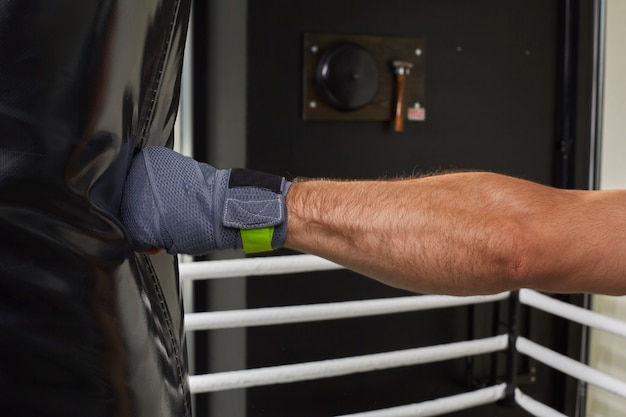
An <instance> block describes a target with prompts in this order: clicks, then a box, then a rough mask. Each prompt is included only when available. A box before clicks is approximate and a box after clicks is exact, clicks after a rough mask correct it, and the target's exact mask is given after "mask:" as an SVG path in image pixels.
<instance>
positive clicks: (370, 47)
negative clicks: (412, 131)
mask: <svg viewBox="0 0 626 417" xmlns="http://www.w3.org/2000/svg"><path fill="white" fill-rule="evenodd" d="M341 45H355V46H358V47H360V48H363V49H364V50H366V51H367V52H369V54H371V56H372V57H373V58H374V60H375V62H376V65H377V67H378V77H377V82H378V86H377V88H376V89H375V91H376V92H375V94H373V97H372V98H371V100H369V101H368V102H367V103H366V104H365V105H362V106H358V108H348V109H346V106H343V107H342V106H338V105H337V103H333V100H329V99H328V94H327V93H325V91H324V86H323V83H320V62H321V63H322V65H323V64H324V62H325V61H328V58H329V54H332V52H333V51H334V50H337V48H338V47H341ZM303 48H304V64H303V90H304V91H303V95H302V96H303V103H302V109H303V111H302V115H303V119H304V120H346V121H349V120H393V117H394V113H395V104H396V97H395V95H396V94H395V91H396V76H395V73H394V67H393V65H392V62H393V61H406V62H410V63H412V64H413V67H412V68H411V71H410V74H409V76H408V77H407V78H406V87H405V95H404V103H405V106H406V109H407V112H408V109H411V108H416V107H420V108H423V107H424V90H425V55H426V44H425V41H424V39H422V38H404V37H396V36H374V35H345V34H321V33H306V34H305V35H304V42H303ZM362 87H363V88H366V89H370V91H371V88H372V86H371V85H365V84H362ZM356 88H360V87H359V86H358V83H357V84H356ZM357 93H358V92H356V93H355V94H357ZM357 95H358V94H357ZM348 107H350V106H348Z"/></svg>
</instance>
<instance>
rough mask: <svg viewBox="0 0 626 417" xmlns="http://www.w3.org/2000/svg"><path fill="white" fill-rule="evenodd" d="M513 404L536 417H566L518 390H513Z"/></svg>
mask: <svg viewBox="0 0 626 417" xmlns="http://www.w3.org/2000/svg"><path fill="white" fill-rule="evenodd" d="M515 402H516V403H517V405H519V406H520V407H522V408H523V409H524V410H526V411H528V412H529V413H530V414H532V415H533V416H536V417H567V416H566V415H565V414H561V413H559V412H558V411H556V410H555V409H554V408H550V407H548V406H547V405H545V404H543V403H540V402H539V401H537V400H535V399H534V398H531V397H529V396H528V395H526V394H524V393H523V392H522V391H520V390H519V389H516V390H515Z"/></svg>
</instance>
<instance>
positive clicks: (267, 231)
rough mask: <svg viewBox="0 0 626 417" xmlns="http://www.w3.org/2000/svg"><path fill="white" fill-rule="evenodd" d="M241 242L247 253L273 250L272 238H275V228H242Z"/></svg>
mask: <svg viewBox="0 0 626 417" xmlns="http://www.w3.org/2000/svg"><path fill="white" fill-rule="evenodd" d="M240 233H241V242H242V243H243V251H244V252H245V253H259V252H269V251H271V250H273V249H274V248H272V239H273V238H274V228H273V227H264V228H262V229H242V230H240Z"/></svg>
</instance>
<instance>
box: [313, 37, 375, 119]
mask: <svg viewBox="0 0 626 417" xmlns="http://www.w3.org/2000/svg"><path fill="white" fill-rule="evenodd" d="M317 84H318V86H319V88H320V91H321V94H322V96H323V97H324V99H326V100H327V101H328V102H329V103H330V104H332V105H333V106H335V107H337V108H338V109H341V110H356V109H359V108H361V107H363V106H365V105H366V104H368V103H369V102H371V101H372V99H373V98H374V97H375V96H376V92H377V91H378V65H377V63H376V60H375V59H374V56H373V55H372V54H371V53H370V52H369V51H368V50H367V49H365V48H363V47H361V46H359V45H356V44H353V43H344V44H340V45H337V46H334V47H332V48H330V49H329V50H328V51H327V52H326V53H324V55H323V56H322V58H321V59H320V62H319V64H318V66H317Z"/></svg>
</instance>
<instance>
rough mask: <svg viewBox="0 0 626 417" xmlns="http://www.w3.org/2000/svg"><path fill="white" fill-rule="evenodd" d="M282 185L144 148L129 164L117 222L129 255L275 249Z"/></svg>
mask: <svg viewBox="0 0 626 417" xmlns="http://www.w3.org/2000/svg"><path fill="white" fill-rule="evenodd" d="M290 186H291V183H290V182H288V181H287V180H285V179H284V178H283V177H279V176H275V175H269V174H265V173H261V172H256V171H252V170H247V169H232V170H218V169H215V168H214V167H212V166H210V165H208V164H204V163H199V162H197V161H195V160H193V159H192V158H189V157H186V156H183V155H180V154H178V153H176V152H174V151H171V150H169V149H167V148H163V147H148V148H144V149H142V150H141V151H140V152H139V153H138V154H137V155H136V156H135V157H134V159H133V161H132V165H131V168H130V171H129V173H128V177H127V179H126V184H125V186H124V193H123V197H122V205H121V218H122V222H123V223H124V224H125V226H126V228H127V230H128V233H129V234H130V239H131V243H132V245H133V248H134V249H135V250H137V251H145V250H148V249H151V248H164V249H166V250H167V251H168V252H169V253H172V254H174V253H185V254H189V255H203V254H206V253H209V252H212V251H214V250H216V249H229V248H233V249H237V248H242V247H243V248H244V250H246V252H249V253H250V252H261V251H265V250H271V249H277V248H279V247H282V246H283V244H284V242H285V238H286V236H287V209H286V206H285V195H286V194H287V191H288V190H289V187H290ZM242 236H243V240H242Z"/></svg>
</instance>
